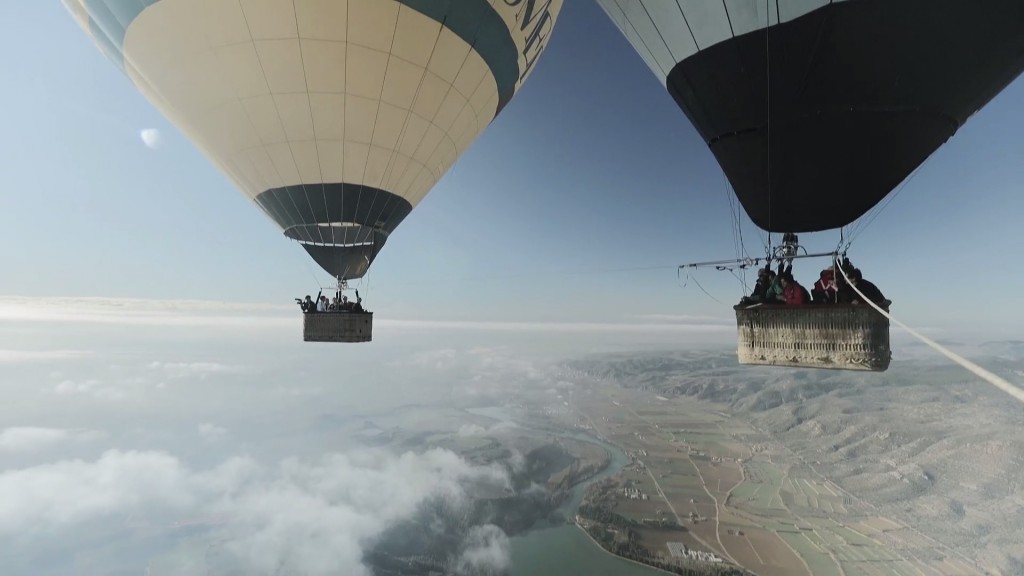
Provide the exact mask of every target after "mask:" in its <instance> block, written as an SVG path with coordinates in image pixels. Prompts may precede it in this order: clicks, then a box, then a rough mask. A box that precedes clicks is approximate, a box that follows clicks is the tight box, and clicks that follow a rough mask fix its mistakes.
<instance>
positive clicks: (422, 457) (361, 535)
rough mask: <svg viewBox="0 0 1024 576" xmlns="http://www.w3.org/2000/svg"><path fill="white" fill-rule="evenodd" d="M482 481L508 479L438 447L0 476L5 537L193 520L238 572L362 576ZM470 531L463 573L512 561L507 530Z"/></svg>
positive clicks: (162, 461)
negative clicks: (428, 511)
mask: <svg viewBox="0 0 1024 576" xmlns="http://www.w3.org/2000/svg"><path fill="white" fill-rule="evenodd" d="M9 430H10V429H8V431H5V432H4V435H3V436H0V438H6V439H7V440H6V441H7V442H8V443H13V444H15V445H20V446H25V445H27V444H31V442H32V441H34V442H44V443H45V442H55V441H57V442H59V441H60V440H62V439H64V438H66V434H64V433H61V432H60V431H52V430H51V431H39V430H36V431H27V429H15V431H14V432H10V433H9ZM12 438H13V439H14V440H11V439H12ZM26 438H34V440H32V441H29V440H26ZM480 483H487V484H493V485H496V486H500V487H504V486H506V485H507V483H508V479H507V477H506V474H505V472H504V471H503V470H501V469H500V468H496V467H481V466H474V465H471V464H469V463H467V462H466V461H464V460H462V459H461V458H459V457H458V456H457V455H456V454H454V453H452V452H450V451H446V450H438V449H434V450H429V451H427V452H424V453H421V454H416V453H411V452H410V453H405V454H402V455H399V456H394V455H391V454H388V453H386V452H382V451H365V450H364V451H359V452H354V453H350V454H329V455H325V456H323V457H321V458H319V459H317V460H311V461H310V460H300V459H287V460H285V461H282V462H281V463H279V464H278V465H276V466H264V465H261V464H260V463H258V462H257V461H255V460H254V459H252V458H247V457H236V458H230V459H228V460H226V461H224V462H222V463H221V464H219V465H217V466H215V467H212V468H210V469H207V470H194V469H192V468H190V467H189V466H188V465H186V464H185V463H183V462H182V461H180V460H179V459H178V458H176V457H174V456H172V455H170V454H167V453H165V452H159V451H121V450H110V451H107V452H105V453H103V454H102V455H101V456H99V457H98V458H97V459H95V460H91V461H88V460H80V459H75V460H63V461H59V462H54V463H50V464H45V465H39V466H33V467H29V468H23V469H17V470H8V471H5V472H3V473H0V539H4V538H8V539H9V538H13V537H15V536H17V537H19V538H21V539H22V540H24V539H25V538H26V537H31V536H32V535H33V534H38V535H40V536H42V535H44V534H45V535H48V536H52V535H58V536H60V535H61V534H65V535H66V534H67V533H70V532H72V531H74V530H76V529H84V528H88V527H90V526H110V525H111V523H113V524H115V525H116V524H117V523H118V522H122V523H123V522H125V521H126V520H125V519H126V518H131V519H132V520H131V524H132V525H134V526H138V525H139V524H140V523H141V524H149V525H151V527H152V526H157V527H160V526H162V527H165V528H168V529H170V528H172V527H178V526H181V525H182V524H184V523H187V524H189V525H192V526H196V525H199V526H203V525H205V526H206V527H207V529H209V530H210V531H212V532H214V533H213V534H210V537H211V539H212V540H216V541H217V542H220V543H221V544H220V546H219V550H218V555H219V557H220V559H221V560H220V562H219V563H222V564H225V565H226V567H230V569H231V570H238V571H241V572H243V573H260V574H265V573H300V574H310V575H317V574H353V575H363V574H369V571H368V570H367V568H366V567H365V566H363V564H362V557H363V551H364V549H365V547H366V546H367V545H369V544H371V543H372V541H373V540H374V538H376V537H378V536H379V535H380V534H381V533H382V532H384V531H385V530H386V529H387V528H388V527H389V526H392V525H394V524H395V523H397V522H400V521H402V520H404V519H407V518H409V517H411V516H412V515H413V514H414V513H415V512H416V511H417V509H418V507H419V506H420V505H422V504H423V503H424V502H426V501H428V500H429V499H432V498H444V499H446V500H449V501H460V500H463V499H465V497H466V496H465V487H466V486H469V485H471V484H472V485H479V484H480ZM196 518H199V519H200V520H198V521H197V520H196ZM204 518H205V519H208V521H206V522H203V521H202V520H201V519H204ZM470 535H471V538H468V539H467V542H466V544H465V547H464V551H463V553H462V555H461V556H460V558H459V560H458V563H459V565H460V566H465V567H466V568H467V569H468V568H471V567H484V566H497V565H504V564H505V563H507V558H508V539H507V537H505V535H504V533H502V532H501V531H500V530H498V529H496V528H495V527H493V526H491V527H483V528H481V529H480V530H474V531H472V532H471V534H470ZM58 539H60V538H58Z"/></svg>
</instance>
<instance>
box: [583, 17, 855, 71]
mask: <svg viewBox="0 0 1024 576" xmlns="http://www.w3.org/2000/svg"><path fill="white" fill-rule="evenodd" d="M841 1H845V0H724V1H719V0H714V1H710V0H597V3H598V4H600V5H601V7H602V8H603V9H604V11H605V12H606V13H607V14H608V16H609V17H610V18H611V19H612V21H613V22H614V23H615V25H616V26H617V27H618V28H619V30H620V31H621V32H622V34H623V35H624V36H625V37H626V39H627V40H629V43H630V44H631V45H632V46H633V48H634V49H635V50H636V51H637V53H638V54H639V55H640V57H641V58H642V59H643V61H644V63H645V64H647V67H648V68H650V69H651V71H652V72H654V74H655V76H657V77H658V79H659V80H661V83H662V84H665V82H666V78H667V77H668V74H669V72H671V71H672V68H673V67H675V65H676V64H677V63H679V62H682V61H683V60H685V59H686V58H688V57H689V56H692V55H693V54H696V53H697V52H698V51H700V50H703V49H705V48H707V47H709V46H713V45H715V44H717V43H719V42H722V41H725V40H728V39H729V38H733V37H735V36H741V35H743V34H746V33H748V32H753V31H755V30H760V29H763V28H766V27H768V26H774V25H775V24H778V23H779V22H780V21H781V22H788V21H790V20H793V19H794V18H798V17H800V16H803V15H804V14H807V13H808V12H811V11H812V10H815V9H817V8H821V7H822V6H825V5H827V4H831V3H833V2H841Z"/></svg>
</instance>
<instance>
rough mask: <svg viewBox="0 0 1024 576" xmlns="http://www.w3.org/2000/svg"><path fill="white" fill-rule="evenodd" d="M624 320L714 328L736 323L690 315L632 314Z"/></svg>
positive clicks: (727, 319) (717, 318) (714, 317)
mask: <svg viewBox="0 0 1024 576" xmlns="http://www.w3.org/2000/svg"><path fill="white" fill-rule="evenodd" d="M626 318H630V319H634V320H639V321H641V322H644V323H647V322H658V323H671V324H691V325H692V324H705V325H706V324H712V325H715V326H718V325H725V326H732V325H735V324H736V321H735V320H733V319H730V318H721V317H718V316H696V315H691V314H634V315H631V316H626Z"/></svg>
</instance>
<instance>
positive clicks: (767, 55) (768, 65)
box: [764, 0, 778, 249]
mask: <svg viewBox="0 0 1024 576" xmlns="http://www.w3.org/2000/svg"><path fill="white" fill-rule="evenodd" d="M768 2H769V0H764V18H765V26H764V67H765V74H766V76H767V81H766V86H767V89H766V90H765V97H766V98H765V99H766V101H767V102H766V107H767V116H766V117H765V118H766V121H765V128H766V131H767V133H768V134H767V136H768V150H767V153H766V156H765V161H766V165H767V171H768V246H769V249H770V248H771V245H772V53H771V45H770V44H769V43H768V33H769V30H771V27H772V9H771V6H769V4H768ZM776 9H778V5H777V4H776Z"/></svg>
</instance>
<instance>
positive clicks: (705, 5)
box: [598, 0, 1024, 232]
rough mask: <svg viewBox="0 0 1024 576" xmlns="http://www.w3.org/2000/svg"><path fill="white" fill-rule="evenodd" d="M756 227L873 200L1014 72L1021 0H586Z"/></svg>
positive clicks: (1022, 32) (840, 215) (839, 211)
mask: <svg viewBox="0 0 1024 576" xmlns="http://www.w3.org/2000/svg"><path fill="white" fill-rule="evenodd" d="M598 3H599V4H600V5H601V6H602V8H604V10H605V11H606V12H607V13H608V15H609V16H610V17H611V19H612V20H613V21H614V22H615V24H616V26H618V28H619V30H620V31H621V32H622V33H623V34H624V35H625V36H626V38H627V39H628V40H629V43H630V44H632V46H633V48H634V49H635V50H636V52H637V53H638V54H639V55H640V56H641V57H642V58H643V60H644V62H646V63H647V66H648V67H650V69H651V71H653V72H654V74H655V75H656V76H657V78H658V79H659V80H661V82H662V83H663V84H664V85H665V88H666V89H667V91H668V93H669V94H670V95H671V96H672V98H674V99H675V101H676V103H678V105H679V107H680V108H681V109H682V110H683V111H684V112H685V113H686V115H687V116H688V117H689V119H690V120H691V121H692V122H693V125H694V127H695V128H696V129H697V131H698V132H699V133H700V135H701V136H702V137H703V138H704V140H705V141H706V142H707V144H708V146H709V147H710V149H711V151H712V152H713V153H714V155H715V158H717V159H718V162H719V164H720V165H721V167H722V169H723V170H724V172H725V174H726V176H728V178H729V181H730V182H731V183H732V186H733V189H734V190H735V192H736V196H737V197H738V198H739V200H740V202H741V203H742V205H743V207H744V209H745V210H746V212H747V214H748V215H749V216H750V218H751V219H752V220H753V221H754V223H755V224H757V225H758V226H760V227H761V228H763V229H765V230H770V231H775V232H809V231H815V230H827V229H830V228H838V227H840V226H844V225H846V224H849V223H850V222H852V221H853V220H855V219H857V218H859V217H860V216H861V215H863V214H864V213H865V212H866V211H867V210H869V209H871V208H872V207H873V206H875V205H876V204H878V202H879V201H881V200H882V199H883V198H884V197H885V196H886V195H888V194H889V193H890V192H891V191H892V190H893V189H894V188H895V187H896V186H897V185H898V184H899V183H900V182H901V181H903V180H904V179H905V178H906V177H907V176H908V175H909V174H910V173H911V172H912V171H913V170H914V169H915V168H917V167H918V166H919V165H920V164H921V163H922V162H924V161H925V159H927V158H928V156H930V155H931V154H932V153H933V152H934V151H935V150H936V149H937V148H938V147H939V146H941V145H942V144H943V143H944V142H945V141H946V140H947V139H949V138H950V137H951V136H952V135H953V134H954V133H955V132H956V131H957V129H958V128H959V127H960V126H961V125H963V123H964V122H965V121H966V120H967V118H968V117H969V116H970V115H971V114H973V113H974V112H976V111H977V110H978V109H980V108H981V107H982V106H984V105H985V104H986V103H987V102H988V101H989V100H991V99H992V98H993V97H994V96H995V95H996V94H998V93H999V92H1000V91H1001V90H1002V89H1003V88H1004V87H1005V86H1006V85H1007V84H1009V83H1010V82H1011V81H1013V79H1014V78H1016V77H1017V76H1018V75H1019V74H1020V73H1021V71H1022V70H1024V2H1022V1H1021V0H598Z"/></svg>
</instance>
